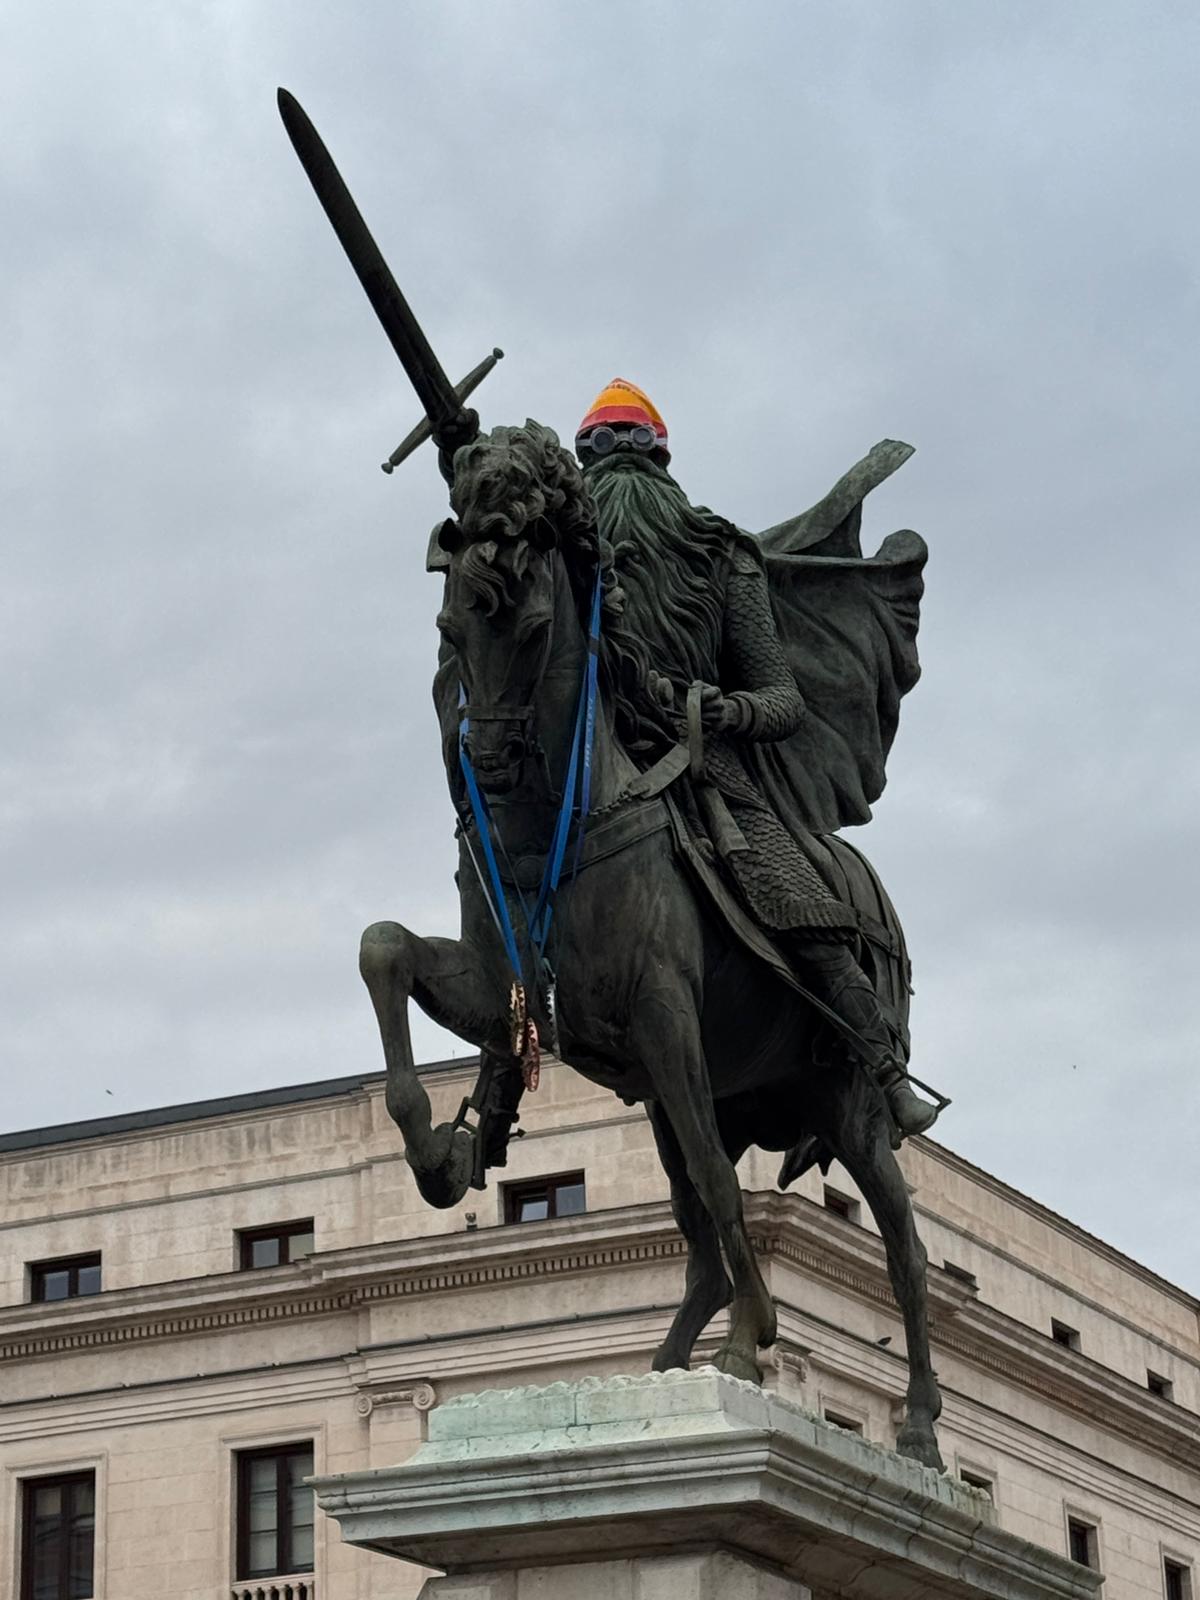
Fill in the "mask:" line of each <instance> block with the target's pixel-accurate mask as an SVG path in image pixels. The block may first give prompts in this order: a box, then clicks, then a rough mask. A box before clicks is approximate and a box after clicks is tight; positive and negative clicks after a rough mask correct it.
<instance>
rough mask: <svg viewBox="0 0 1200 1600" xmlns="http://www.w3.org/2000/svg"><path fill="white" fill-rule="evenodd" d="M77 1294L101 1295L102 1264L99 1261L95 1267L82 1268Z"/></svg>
mask: <svg viewBox="0 0 1200 1600" xmlns="http://www.w3.org/2000/svg"><path fill="white" fill-rule="evenodd" d="M75 1292H76V1294H99V1293H100V1263H99V1262H98V1261H97V1262H96V1264H95V1266H91V1267H80V1269H79V1287H78V1289H76V1291H75Z"/></svg>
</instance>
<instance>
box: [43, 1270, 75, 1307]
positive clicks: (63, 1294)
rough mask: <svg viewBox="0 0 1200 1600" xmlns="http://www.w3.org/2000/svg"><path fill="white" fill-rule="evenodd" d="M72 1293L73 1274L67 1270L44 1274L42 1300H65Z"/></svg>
mask: <svg viewBox="0 0 1200 1600" xmlns="http://www.w3.org/2000/svg"><path fill="white" fill-rule="evenodd" d="M70 1293H71V1274H70V1273H69V1272H68V1271H66V1269H65V1268H60V1269H59V1270H58V1271H57V1272H45V1273H43V1274H42V1299H43V1300H65V1299H66V1298H67V1296H68V1295H69V1294H70Z"/></svg>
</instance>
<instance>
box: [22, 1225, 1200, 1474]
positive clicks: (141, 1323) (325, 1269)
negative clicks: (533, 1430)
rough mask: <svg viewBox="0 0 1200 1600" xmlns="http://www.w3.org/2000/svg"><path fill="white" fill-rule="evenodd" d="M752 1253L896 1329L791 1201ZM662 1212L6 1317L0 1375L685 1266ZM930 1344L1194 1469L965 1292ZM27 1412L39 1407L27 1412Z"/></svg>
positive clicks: (1161, 1425)
mask: <svg viewBox="0 0 1200 1600" xmlns="http://www.w3.org/2000/svg"><path fill="white" fill-rule="evenodd" d="M746 1210H747V1221H748V1223H749V1226H750V1231H751V1235H752V1237H753V1239H754V1242H755V1246H756V1249H757V1250H758V1251H759V1253H760V1254H761V1255H762V1256H763V1257H764V1258H766V1259H767V1260H771V1259H777V1260H779V1261H780V1262H781V1263H785V1264H786V1265H787V1266H789V1267H792V1268H794V1269H796V1270H798V1271H799V1272H800V1273H801V1274H803V1275H806V1276H810V1277H813V1278H817V1279H820V1280H823V1281H825V1282H827V1283H830V1284H832V1285H833V1286H835V1287H836V1288H838V1289H839V1290H841V1291H843V1292H845V1293H848V1294H850V1295H853V1296H854V1297H856V1298H858V1299H860V1300H865V1301H867V1302H869V1303H871V1304H873V1305H876V1306H879V1307H881V1308H886V1309H887V1310H888V1312H889V1313H890V1314H891V1315H895V1307H894V1304H893V1301H892V1297H891V1290H890V1287H889V1284H888V1279H887V1271H886V1263H885V1258H884V1251H883V1245H882V1241H881V1240H880V1239H879V1238H878V1237H877V1236H876V1235H875V1234H873V1233H870V1232H868V1231H867V1230H866V1229H864V1228H858V1227H856V1226H854V1225H853V1224H851V1223H848V1222H844V1221H843V1220H842V1219H840V1218H836V1217H832V1216H831V1214H830V1213H829V1212H828V1211H826V1210H824V1209H823V1208H822V1207H820V1206H817V1205H815V1204H814V1203H813V1202H811V1201H807V1200H804V1199H803V1198H801V1197H798V1196H796V1195H780V1194H773V1193H762V1194H753V1195H748V1196H747V1197H746ZM683 1249H684V1247H683V1243H682V1241H681V1239H680V1238H679V1236H678V1234H677V1232H676V1229H675V1224H674V1222H673V1220H672V1218H671V1215H670V1210H669V1207H668V1206H667V1204H666V1203H665V1202H652V1203H647V1204H644V1205H640V1206H628V1207H623V1208H620V1209H617V1210H611V1211H598V1212H591V1213H588V1214H586V1215H584V1216H581V1217H575V1218H570V1219H566V1218H564V1219H561V1220H559V1221H557V1222H553V1223H545V1224H525V1225H522V1226H521V1227H520V1228H507V1227H496V1228H487V1229H481V1230H479V1231H478V1232H474V1233H465V1232H464V1233H461V1234H454V1235H444V1234H442V1235H432V1236H429V1237H426V1238H421V1239H410V1240H404V1241H400V1242H396V1243H387V1244H377V1245H367V1246H359V1247H357V1248H354V1249H349V1250H344V1251H337V1252H331V1253H329V1254H323V1255H317V1256H313V1257H310V1258H308V1259H307V1260H306V1261H304V1262H303V1263H299V1264H297V1265H296V1266H294V1267H289V1268H276V1269H272V1270H271V1271H270V1272H269V1274H264V1273H261V1272H259V1273H226V1274H221V1275H219V1276H213V1277H205V1278H192V1279H184V1280H180V1281H177V1282H174V1283H168V1284H153V1285H146V1286H144V1287H141V1288H136V1289H124V1290H114V1291H110V1292H108V1293H106V1294H103V1295H99V1296H96V1297H94V1298H90V1299H88V1300H86V1301H68V1302H65V1303H63V1304H61V1305H55V1306H46V1305H38V1306H18V1307H11V1308H7V1309H5V1310H3V1311H0V1361H18V1360H19V1361H28V1360H31V1359H37V1358H40V1357H52V1356H61V1355H63V1354H68V1353H72V1352H83V1351H92V1350H97V1349H103V1348H106V1347H117V1346H126V1347H128V1346H131V1345H136V1344H141V1343H145V1342H148V1341H157V1340H163V1339H180V1338H186V1337H189V1336H197V1335H204V1334H208V1333H212V1332H216V1331H228V1330H236V1329H239V1328H244V1329H250V1328H253V1327H255V1326H262V1325H266V1324H272V1323H279V1322H283V1321H288V1322H291V1321H295V1320H296V1319H301V1318H318V1317H330V1316H337V1315H343V1314H347V1313H352V1312H354V1311H358V1310H362V1309H365V1308H369V1307H370V1306H372V1305H375V1304H379V1303H383V1302H387V1301H390V1300H401V1299H412V1298H420V1297H423V1296H426V1295H444V1294H447V1293H453V1292H455V1291H461V1290H472V1289H479V1288H488V1287H498V1286H503V1285H507V1284H514V1283H520V1282H533V1281H542V1280H547V1279H553V1278H557V1277H566V1276H575V1275H580V1274H582V1275H594V1274H599V1273H606V1272H611V1271H619V1270H620V1269H622V1268H623V1267H628V1266H640V1265H648V1264H654V1263H665V1262H670V1261H678V1262H681V1261H682V1257H683ZM929 1303H930V1319H931V1327H932V1333H933V1339H934V1342H935V1344H936V1345H937V1346H939V1347H940V1348H942V1349H944V1350H946V1351H948V1352H951V1353H953V1354H954V1355H955V1356H957V1357H959V1358H960V1359H961V1360H962V1361H964V1362H966V1363H968V1364H969V1365H971V1366H974V1367H976V1368H979V1369H982V1370H983V1371H985V1372H988V1373H990V1374H993V1375H994V1376H996V1377H999V1378H1001V1379H1003V1380H1004V1381H1006V1382H1008V1383H1010V1384H1012V1385H1014V1386H1016V1387H1017V1388H1018V1389H1023V1390H1025V1391H1027V1392H1029V1393H1031V1394H1033V1395H1035V1396H1036V1397H1037V1398H1038V1399H1039V1400H1040V1401H1042V1402H1044V1403H1046V1404H1048V1405H1050V1406H1052V1407H1055V1408H1058V1409H1059V1410H1060V1411H1066V1412H1068V1413H1070V1414H1072V1415H1074V1416H1076V1417H1078V1418H1080V1419H1083V1420H1085V1421H1087V1422H1089V1423H1094V1422H1095V1421H1096V1419H1097V1418H1099V1417H1102V1418H1103V1423H1104V1426H1105V1428H1106V1429H1110V1430H1113V1431H1116V1432H1118V1433H1121V1434H1123V1435H1124V1436H1125V1437H1127V1438H1129V1439H1132V1440H1135V1441H1136V1442H1137V1443H1138V1444H1139V1445H1141V1446H1142V1447H1143V1448H1144V1449H1146V1450H1147V1451H1149V1452H1151V1453H1153V1454H1155V1455H1158V1456H1164V1455H1165V1456H1167V1457H1169V1458H1171V1459H1173V1460H1174V1461H1176V1462H1178V1463H1179V1464H1181V1465H1186V1466H1188V1467H1190V1468H1193V1469H1200V1419H1197V1418H1196V1417H1195V1416H1193V1415H1192V1414H1191V1413H1190V1412H1186V1411H1183V1410H1182V1409H1181V1408H1180V1407H1178V1406H1175V1405H1172V1404H1171V1403H1170V1402H1168V1401H1164V1400H1160V1399H1158V1398H1156V1397H1155V1396H1153V1395H1151V1394H1149V1393H1147V1391H1146V1390H1144V1389H1142V1388H1141V1387H1140V1386H1139V1385H1137V1384H1134V1383H1132V1382H1131V1381H1130V1380H1129V1379H1127V1378H1125V1377H1123V1376H1122V1375H1120V1374H1119V1373H1115V1372H1113V1371H1111V1370H1109V1369H1108V1368H1106V1367H1102V1366H1100V1365H1099V1363H1097V1362H1094V1361H1090V1360H1088V1359H1087V1358H1086V1357H1084V1356H1081V1355H1078V1354H1077V1353H1075V1352H1072V1351H1069V1350H1065V1349H1063V1348H1062V1347H1060V1346H1058V1345H1055V1344H1054V1343H1053V1342H1052V1341H1051V1340H1050V1339H1049V1338H1047V1337H1046V1336H1045V1335H1042V1334H1040V1333H1038V1332H1036V1331H1035V1330H1033V1329H1031V1328H1027V1327H1025V1326H1024V1325H1023V1324H1021V1323H1019V1322H1016V1321H1015V1320H1014V1319H1013V1318H1011V1317H1008V1316H1006V1315H1005V1314H1004V1313H1002V1312H999V1311H996V1310H995V1309H993V1308H992V1307H990V1306H987V1305H984V1304H982V1303H980V1301H979V1300H978V1297H977V1295H976V1294H975V1293H974V1291H972V1290H971V1289H970V1288H969V1287H968V1286H967V1285H965V1284H963V1283H961V1282H960V1281H958V1280H957V1279H955V1278H952V1277H951V1276H950V1275H949V1274H946V1273H943V1272H940V1271H939V1270H937V1269H936V1268H935V1269H933V1270H931V1272H930V1275H929ZM31 1403H36V1402H31Z"/></svg>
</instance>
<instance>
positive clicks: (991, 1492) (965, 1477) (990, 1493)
mask: <svg viewBox="0 0 1200 1600" xmlns="http://www.w3.org/2000/svg"><path fill="white" fill-rule="evenodd" d="M958 1475H959V1477H960V1478H961V1479H962V1481H963V1482H964V1483H965V1484H966V1486H967V1488H968V1489H978V1490H979V1492H980V1494H985V1495H987V1497H988V1499H989V1500H994V1499H995V1498H996V1480H995V1478H989V1477H987V1476H986V1475H985V1474H984V1473H982V1472H972V1471H971V1469H970V1468H969V1467H959V1469H958Z"/></svg>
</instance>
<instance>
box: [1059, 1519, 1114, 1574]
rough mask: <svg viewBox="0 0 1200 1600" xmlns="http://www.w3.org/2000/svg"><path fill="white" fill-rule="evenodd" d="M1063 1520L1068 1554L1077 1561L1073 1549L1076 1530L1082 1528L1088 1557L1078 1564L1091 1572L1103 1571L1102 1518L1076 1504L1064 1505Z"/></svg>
mask: <svg viewBox="0 0 1200 1600" xmlns="http://www.w3.org/2000/svg"><path fill="white" fill-rule="evenodd" d="M1063 1522H1064V1525H1065V1527H1066V1534H1067V1555H1068V1557H1069V1558H1070V1560H1072V1561H1075V1560H1076V1557H1075V1553H1074V1549H1073V1542H1074V1530H1075V1529H1076V1528H1079V1529H1081V1530H1082V1531H1083V1532H1084V1533H1085V1534H1086V1538H1087V1547H1088V1559H1087V1560H1086V1561H1081V1562H1077V1565H1079V1566H1083V1567H1086V1568H1087V1569H1088V1571H1089V1572H1103V1571H1104V1566H1103V1557H1102V1554H1101V1549H1100V1519H1099V1518H1098V1517H1095V1516H1093V1515H1091V1514H1090V1513H1089V1512H1087V1511H1080V1510H1078V1509H1077V1508H1076V1507H1075V1506H1069V1505H1068V1506H1064V1507H1063Z"/></svg>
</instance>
